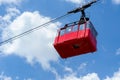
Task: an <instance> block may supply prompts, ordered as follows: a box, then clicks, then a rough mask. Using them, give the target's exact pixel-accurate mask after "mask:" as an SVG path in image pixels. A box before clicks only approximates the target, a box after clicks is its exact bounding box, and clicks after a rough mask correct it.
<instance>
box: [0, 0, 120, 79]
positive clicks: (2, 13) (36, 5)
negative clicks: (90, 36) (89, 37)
mask: <svg viewBox="0 0 120 80" xmlns="http://www.w3.org/2000/svg"><path fill="white" fill-rule="evenodd" d="M89 1H91V0H50V1H49V0H0V41H4V40H6V39H9V38H10V37H13V36H15V35H18V34H20V33H22V32H24V31H26V30H29V29H32V28H34V27H36V26H39V25H41V24H43V23H45V22H48V21H50V20H52V19H54V18H56V17H58V16H61V15H63V14H65V13H66V12H68V11H70V10H72V9H74V8H76V7H78V6H81V5H83V4H85V3H87V2H89ZM86 13H87V16H89V17H90V20H91V21H92V22H93V24H94V26H95V28H96V30H97V31H98V37H97V41H98V45H97V48H98V50H97V52H95V53H93V54H91V53H89V54H86V55H81V56H76V57H72V58H68V59H61V58H60V56H59V55H58V54H57V52H56V51H55V49H54V48H53V45H52V44H53V41H54V38H55V36H56V34H57V29H58V28H60V27H62V26H63V25H64V24H65V23H69V22H72V21H76V20H79V17H80V15H81V14H79V13H78V14H74V15H70V16H67V17H65V18H63V19H61V20H59V21H56V22H54V23H50V24H49V25H47V26H46V27H45V28H41V29H40V30H37V31H35V32H33V33H31V34H29V35H27V36H24V37H22V38H20V39H18V40H15V41H11V42H10V43H7V44H4V45H1V46H0V80H120V43H119V41H120V35H119V34H120V31H119V30H120V0H100V1H99V2H98V3H96V4H95V5H94V6H92V7H91V8H89V9H87V10H86Z"/></svg>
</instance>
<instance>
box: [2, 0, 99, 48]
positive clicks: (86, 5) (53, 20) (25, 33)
mask: <svg viewBox="0 0 120 80" xmlns="http://www.w3.org/2000/svg"><path fill="white" fill-rule="evenodd" d="M97 1H98V0H93V1H91V2H89V3H87V4H85V5H83V6H82V7H79V8H76V9H74V10H72V11H69V12H67V13H66V14H65V15H62V16H60V17H57V18H55V19H52V20H50V21H48V22H46V23H43V24H42V25H40V26H37V27H34V28H32V29H29V30H27V31H25V32H23V33H21V34H18V35H16V36H13V37H11V38H9V39H7V40H4V41H1V42H0V46H2V45H4V44H6V43H9V42H11V41H14V40H16V39H19V38H21V37H23V36H25V35H27V34H30V33H32V32H34V31H36V30H38V29H41V28H42V27H46V26H47V25H49V24H50V23H51V22H55V21H57V20H59V19H61V18H64V17H65V16H67V15H69V14H72V13H77V12H81V13H82V16H81V18H80V22H82V21H83V22H84V21H85V20H88V19H89V18H86V17H85V12H84V10H85V9H86V8H88V7H90V6H91V5H92V4H93V3H96V2H97ZM74 23H75V22H74Z"/></svg>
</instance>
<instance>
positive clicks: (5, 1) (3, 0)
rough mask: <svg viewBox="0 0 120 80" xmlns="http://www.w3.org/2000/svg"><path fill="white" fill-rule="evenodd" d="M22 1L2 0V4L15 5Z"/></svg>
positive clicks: (0, 0) (0, 1)
mask: <svg viewBox="0 0 120 80" xmlns="http://www.w3.org/2000/svg"><path fill="white" fill-rule="evenodd" d="M21 1H22V0H0V5H1V4H15V5H17V4H18V3H20V2H21Z"/></svg>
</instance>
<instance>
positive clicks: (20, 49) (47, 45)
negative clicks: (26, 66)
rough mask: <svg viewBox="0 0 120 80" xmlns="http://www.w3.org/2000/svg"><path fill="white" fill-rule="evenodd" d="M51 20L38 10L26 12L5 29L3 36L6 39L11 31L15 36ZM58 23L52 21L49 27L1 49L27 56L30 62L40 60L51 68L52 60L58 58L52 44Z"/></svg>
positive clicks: (43, 65) (47, 67)
mask: <svg viewBox="0 0 120 80" xmlns="http://www.w3.org/2000/svg"><path fill="white" fill-rule="evenodd" d="M50 20H51V19H50V18H48V17H45V16H42V15H40V14H39V12H37V11H35V12H24V13H23V14H21V15H20V16H18V17H17V18H16V19H15V20H14V21H13V22H12V23H11V24H10V25H9V27H7V28H6V29H5V30H4V32H3V35H2V36H3V37H2V38H3V40H5V39H6V38H8V37H10V35H9V34H10V33H11V35H12V36H14V35H17V34H19V33H22V32H24V31H26V30H29V29H31V28H33V27H36V26H39V25H40V24H43V23H45V22H47V21H50ZM58 25H60V23H59V22H56V23H51V24H50V25H47V28H43V29H41V30H37V31H35V32H33V33H31V34H29V35H27V36H24V37H23V38H21V39H19V40H16V41H13V42H12V43H8V44H5V45H3V46H2V47H1V50H2V51H3V52H4V54H5V55H9V54H16V55H18V56H21V57H24V58H26V59H27V62H29V63H30V64H34V63H35V62H38V63H40V64H41V65H42V67H43V68H44V69H49V68H50V62H51V61H57V60H58V55H57V53H55V50H54V48H53V46H52V43H53V41H54V37H55V35H56V30H57V26H58ZM6 34H7V35H9V36H6Z"/></svg>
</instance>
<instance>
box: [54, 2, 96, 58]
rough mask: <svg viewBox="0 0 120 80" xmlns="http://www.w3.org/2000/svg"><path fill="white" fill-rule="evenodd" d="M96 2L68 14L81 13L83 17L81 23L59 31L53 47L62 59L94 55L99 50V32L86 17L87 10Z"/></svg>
mask: <svg viewBox="0 0 120 80" xmlns="http://www.w3.org/2000/svg"><path fill="white" fill-rule="evenodd" d="M96 2H97V1H96V0H94V1H92V2H89V3H87V4H86V5H83V6H82V7H79V8H76V9H74V10H72V11H69V12H68V14H71V13H77V12H81V14H82V15H81V17H80V20H79V21H75V22H72V23H68V24H65V26H64V27H62V28H60V29H59V30H58V35H57V36H56V37H55V40H54V44H53V46H54V48H55V49H56V51H57V52H58V54H59V55H60V56H61V58H69V57H73V56H77V55H81V54H86V53H93V52H95V51H96V50H97V40H96V36H97V31H96V30H95V28H94V25H93V24H92V23H91V21H90V20H89V18H88V17H86V15H85V9H87V8H88V7H90V6H91V5H92V4H93V3H96Z"/></svg>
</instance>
